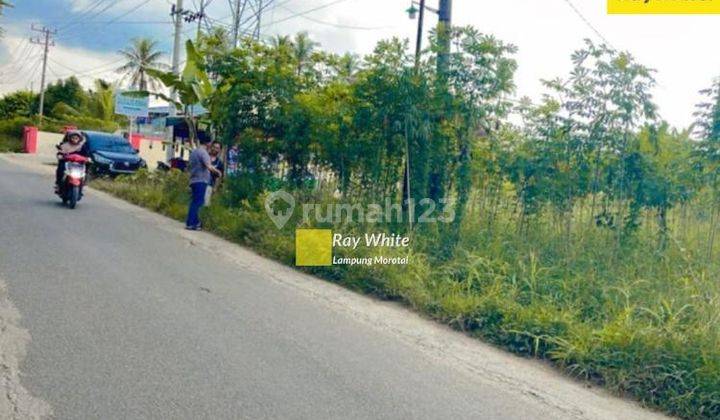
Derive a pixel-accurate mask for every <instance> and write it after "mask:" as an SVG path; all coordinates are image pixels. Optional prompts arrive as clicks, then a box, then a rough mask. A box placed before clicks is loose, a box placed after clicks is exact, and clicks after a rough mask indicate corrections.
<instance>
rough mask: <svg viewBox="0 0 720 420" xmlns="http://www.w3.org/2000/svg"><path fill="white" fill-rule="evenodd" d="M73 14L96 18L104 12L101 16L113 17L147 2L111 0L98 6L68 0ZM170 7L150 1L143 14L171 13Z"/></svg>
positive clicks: (162, 1) (93, 2) (88, 0)
mask: <svg viewBox="0 0 720 420" xmlns="http://www.w3.org/2000/svg"><path fill="white" fill-rule="evenodd" d="M66 2H67V3H68V4H69V6H70V10H71V11H72V12H73V13H83V14H85V15H86V16H95V15H96V14H99V13H100V12H102V11H103V10H105V11H104V12H102V13H100V14H99V15H102V16H113V15H116V14H119V13H122V12H128V11H130V10H133V9H135V8H136V7H138V6H139V5H140V4H141V3H145V2H146V0H111V1H102V2H100V3H99V4H98V1H97V0H66ZM169 10H170V5H169V4H168V2H167V1H165V0H150V1H149V2H147V4H143V6H142V11H143V13H145V12H148V13H160V12H165V13H167V12H169Z"/></svg>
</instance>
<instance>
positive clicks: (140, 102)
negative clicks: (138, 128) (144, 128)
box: [115, 92, 150, 117]
mask: <svg viewBox="0 0 720 420" xmlns="http://www.w3.org/2000/svg"><path fill="white" fill-rule="evenodd" d="M149 107H150V97H149V96H145V97H139V96H130V95H127V94H125V93H124V92H118V93H117V94H116V95H115V113H116V114H118V115H127V116H128V117H147V116H148V108H149Z"/></svg>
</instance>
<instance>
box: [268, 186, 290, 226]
mask: <svg viewBox="0 0 720 420" xmlns="http://www.w3.org/2000/svg"><path fill="white" fill-rule="evenodd" d="M278 203H282V204H284V207H285V209H284V210H278V209H277V205H278ZM265 211H266V212H267V214H268V216H270V219H271V220H272V221H273V223H275V226H277V228H278V229H282V228H283V227H285V225H286V224H287V222H288V221H289V220H290V218H291V217H292V215H293V212H294V211H295V197H293V196H292V195H290V194H289V193H287V192H285V191H283V190H280V191H275V192H274V193H272V194H269V195H268V196H267V198H266V199H265Z"/></svg>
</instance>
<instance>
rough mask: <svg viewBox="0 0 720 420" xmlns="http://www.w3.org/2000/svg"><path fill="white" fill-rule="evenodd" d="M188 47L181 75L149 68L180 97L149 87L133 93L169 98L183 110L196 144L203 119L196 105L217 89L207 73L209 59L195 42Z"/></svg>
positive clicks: (180, 110)
mask: <svg viewBox="0 0 720 420" xmlns="http://www.w3.org/2000/svg"><path fill="white" fill-rule="evenodd" d="M185 50H186V54H187V62H186V64H185V68H184V69H183V71H182V73H181V74H180V75H177V74H175V73H173V72H164V71H161V70H157V69H148V70H147V74H148V75H150V76H151V77H154V78H157V79H158V80H160V81H161V82H162V84H163V85H165V87H166V88H168V89H169V90H170V91H173V92H175V93H176V94H177V98H173V97H170V96H168V95H166V94H164V93H162V92H151V91H147V90H145V91H136V92H133V94H134V95H138V96H154V97H156V98H160V99H163V100H165V101H167V102H168V103H169V104H170V106H174V107H175V109H177V111H178V112H180V113H182V115H183V117H184V119H185V122H186V123H187V125H188V130H189V133H190V139H189V142H190V146H191V147H194V146H195V140H196V139H197V133H198V126H199V121H198V119H197V118H196V117H195V116H194V115H193V109H194V107H195V106H198V105H203V104H205V103H206V102H207V101H208V100H209V99H210V97H211V96H212V94H213V92H214V91H215V88H214V87H213V85H212V84H211V83H210V79H209V78H208V75H207V73H206V72H205V60H204V59H203V57H202V56H201V55H200V54H199V53H198V52H197V50H196V49H195V45H194V44H193V42H192V41H190V40H188V41H187V43H186V44H185Z"/></svg>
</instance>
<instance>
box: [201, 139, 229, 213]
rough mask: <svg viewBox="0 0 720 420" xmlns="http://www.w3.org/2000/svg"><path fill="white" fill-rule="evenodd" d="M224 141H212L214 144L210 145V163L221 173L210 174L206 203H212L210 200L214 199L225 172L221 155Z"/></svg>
mask: <svg viewBox="0 0 720 420" xmlns="http://www.w3.org/2000/svg"><path fill="white" fill-rule="evenodd" d="M222 149H223V147H222V143H220V142H219V141H215V142H213V143H212V146H210V150H209V152H208V153H209V154H210V163H212V166H213V167H214V168H215V169H217V170H218V172H220V175H217V174H215V173H211V174H210V184H209V185H208V187H207V189H206V190H205V205H206V206H209V205H210V200H211V199H212V195H213V192H214V191H215V190H216V189H217V187H218V185H219V180H220V177H221V176H222V174H223V173H225V164H224V163H223V161H222V159H221V158H220V156H222Z"/></svg>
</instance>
